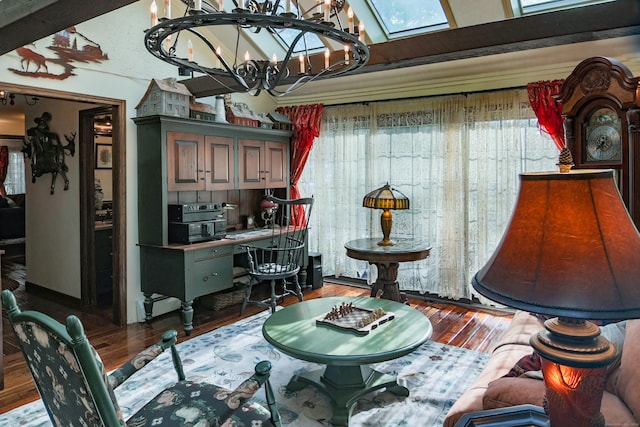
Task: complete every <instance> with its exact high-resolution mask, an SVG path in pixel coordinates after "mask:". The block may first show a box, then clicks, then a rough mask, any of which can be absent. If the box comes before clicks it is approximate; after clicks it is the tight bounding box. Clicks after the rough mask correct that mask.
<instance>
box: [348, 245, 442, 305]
mask: <svg viewBox="0 0 640 427" xmlns="http://www.w3.org/2000/svg"><path fill="white" fill-rule="evenodd" d="M379 240H380V239H379V238H375V239H374V238H369V239H357V240H351V241H349V242H347V243H345V245H344V247H345V248H346V249H347V256H348V257H350V258H355V259H360V260H363V261H368V262H369V264H375V266H376V267H377V268H378V279H377V280H376V282H375V283H374V284H373V285H372V287H371V296H372V297H375V296H377V295H378V292H379V291H382V295H381V297H382V298H386V299H390V300H393V301H399V302H402V298H401V296H400V285H399V284H398V280H397V279H398V267H399V264H400V263H401V262H409V261H418V260H421V259H425V258H426V257H428V256H429V253H430V252H431V247H430V246H429V245H428V244H427V243H426V242H424V241H422V240H420V239H402V238H396V239H394V242H395V245H393V246H380V245H378V241H379Z"/></svg>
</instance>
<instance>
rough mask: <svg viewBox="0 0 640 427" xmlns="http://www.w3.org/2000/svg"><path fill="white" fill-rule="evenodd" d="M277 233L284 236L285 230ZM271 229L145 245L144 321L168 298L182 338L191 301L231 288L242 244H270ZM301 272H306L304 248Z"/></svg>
mask: <svg viewBox="0 0 640 427" xmlns="http://www.w3.org/2000/svg"><path fill="white" fill-rule="evenodd" d="M277 232H283V233H286V232H287V229H278V230H277ZM272 233H273V230H255V231H253V232H248V231H246V232H244V233H241V235H239V236H235V235H229V236H228V238H224V239H220V240H212V241H208V242H200V243H193V244H190V245H183V244H169V245H164V246H162V245H148V244H141V243H140V244H138V246H139V247H140V280H141V288H142V294H143V295H144V303H143V304H144V311H145V321H146V322H147V323H148V322H151V320H152V319H153V304H154V303H155V302H157V301H160V300H163V299H166V298H168V297H174V298H178V299H179V300H180V301H181V306H182V327H183V329H184V332H185V334H186V335H190V334H191V331H192V330H193V300H194V299H195V298H199V297H201V296H204V295H208V294H212V293H214V292H219V291H222V290H225V289H230V288H232V287H233V266H234V265H243V262H245V263H246V250H245V249H244V248H243V247H242V245H243V244H247V243H251V244H252V245H255V246H261V247H268V246H270V245H273V241H272ZM300 265H301V267H302V268H301V270H303V271H306V270H305V268H306V265H307V246H306V245H305V249H304V254H303V259H302V260H301V262H300Z"/></svg>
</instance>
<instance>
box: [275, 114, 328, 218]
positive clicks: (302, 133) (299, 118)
mask: <svg viewBox="0 0 640 427" xmlns="http://www.w3.org/2000/svg"><path fill="white" fill-rule="evenodd" d="M323 108H324V106H323V104H310V105H296V106H293V107H279V108H278V110H277V111H278V112H279V113H280V114H286V115H287V117H289V120H291V121H292V122H293V123H294V125H295V132H294V134H293V140H292V142H291V183H290V184H291V186H290V187H289V197H290V198H292V199H298V198H300V197H301V196H300V190H299V189H298V181H299V180H300V176H301V175H302V171H303V170H304V166H305V165H306V164H307V158H308V157H309V152H310V151H311V147H313V141H314V139H315V138H316V137H317V136H319V135H320V121H321V120H322V110H323ZM302 218H304V216H303V215H299V214H298V213H297V212H293V213H292V220H293V221H294V222H296V223H297V222H298V221H299V220H301V219H302Z"/></svg>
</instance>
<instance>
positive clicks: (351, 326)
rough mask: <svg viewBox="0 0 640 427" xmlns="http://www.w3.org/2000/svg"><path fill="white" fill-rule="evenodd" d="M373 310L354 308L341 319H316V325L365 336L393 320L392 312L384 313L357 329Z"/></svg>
mask: <svg viewBox="0 0 640 427" xmlns="http://www.w3.org/2000/svg"><path fill="white" fill-rule="evenodd" d="M371 313H373V310H368V309H366V308H360V307H354V308H353V311H351V312H350V313H347V314H346V315H344V316H343V317H339V318H337V319H331V320H329V319H325V318H324V316H322V317H319V318H318V319H316V324H317V325H325V326H329V327H332V328H336V329H340V330H343V331H351V332H355V333H356V334H358V335H367V334H368V333H369V332H371V331H373V330H374V329H376V328H377V327H378V326H380V325H382V324H383V323H386V322H388V321H391V320H393V319H394V318H395V315H394V314H393V312H390V311H388V312H386V313H385V315H384V316H382V317H380V318H378V319H376V320H374V321H372V322H370V323H368V324H366V325H364V326H360V327H358V325H359V324H360V323H361V321H362V320H364V319H367V318H368V317H369V316H370V315H371Z"/></svg>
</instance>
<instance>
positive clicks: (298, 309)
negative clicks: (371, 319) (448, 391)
mask: <svg viewBox="0 0 640 427" xmlns="http://www.w3.org/2000/svg"><path fill="white" fill-rule="evenodd" d="M343 302H344V303H347V304H348V303H353V305H354V306H355V307H361V308H366V309H376V308H382V309H383V310H384V311H386V312H393V313H394V315H395V318H394V319H393V320H390V321H388V322H386V323H383V324H381V325H379V326H378V327H377V328H376V329H374V330H372V331H371V332H370V333H369V334H368V335H358V334H356V333H354V332H349V331H346V330H340V329H335V328H332V327H329V326H326V325H317V324H316V319H317V318H321V317H324V315H325V314H326V313H328V312H329V311H330V310H331V309H332V308H333V307H337V306H339V305H340V304H341V303H343ZM432 332H433V327H432V326H431V322H430V321H429V319H428V318H427V317H426V316H425V315H424V314H422V313H421V312H419V311H418V310H415V309H414V308H411V307H409V306H407V305H405V304H401V303H398V302H395V301H391V300H386V299H379V298H368V297H357V298H353V297H330V298H318V299H314V300H309V301H302V302H299V303H296V304H293V305H290V306H288V307H285V308H283V309H282V310H279V311H276V312H275V313H274V314H272V315H271V316H270V317H269V318H268V319H267V320H266V321H265V323H264V325H263V327H262V334H263V335H264V337H265V339H266V340H267V341H268V342H269V343H271V344H272V345H273V346H274V347H276V348H277V349H278V350H280V351H282V352H283V353H285V354H288V355H289V356H292V357H295V358H297V359H302V360H306V361H309V362H315V363H320V364H323V365H327V367H326V368H325V369H321V370H319V371H314V372H309V373H305V374H301V375H294V376H293V378H291V381H290V382H289V384H288V385H287V389H288V390H289V391H295V390H299V389H301V388H304V387H305V386H307V385H309V384H311V385H314V386H315V387H317V388H318V389H319V390H320V391H322V392H323V393H325V394H326V395H328V396H329V397H330V398H331V403H332V406H333V416H332V419H331V423H332V424H333V425H343V426H346V425H348V423H349V415H350V414H351V410H352V408H353V405H354V404H355V403H356V401H357V400H358V399H359V398H360V397H362V396H363V395H365V394H367V393H369V392H371V391H374V390H377V389H381V388H386V389H387V390H389V391H391V392H393V393H395V394H398V395H403V396H408V395H409V390H408V389H407V388H406V387H404V386H402V385H400V384H398V382H397V378H396V377H395V376H394V375H388V374H384V373H382V372H378V371H376V370H374V369H372V368H370V367H369V366H368V365H369V364H370V363H378V362H384V361H387V360H392V359H396V358H398V357H401V356H404V355H406V354H409V353H411V352H412V351H413V350H415V349H416V348H418V347H419V346H420V345H422V344H423V343H424V342H425V341H427V340H428V339H429V338H430V337H431V334H432Z"/></svg>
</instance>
